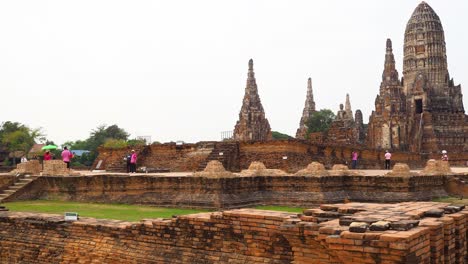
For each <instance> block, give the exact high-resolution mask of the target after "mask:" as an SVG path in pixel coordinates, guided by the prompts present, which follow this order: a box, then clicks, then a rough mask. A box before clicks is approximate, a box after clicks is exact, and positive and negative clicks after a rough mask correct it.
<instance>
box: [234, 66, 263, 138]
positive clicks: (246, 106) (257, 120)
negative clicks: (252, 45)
mask: <svg viewBox="0 0 468 264" xmlns="http://www.w3.org/2000/svg"><path fill="white" fill-rule="evenodd" d="M234 139H235V140H239V141H250V140H254V141H265V140H271V139H272V136H271V129H270V123H268V120H267V119H266V117H265V111H264V110H263V106H262V102H261V101H260V96H259V95H258V89H257V83H256V81H255V73H254V70H253V60H252V59H250V60H249V73H248V78H247V84H246V87H245V95H244V100H243V101H242V108H241V110H240V113H239V120H238V121H237V123H236V125H235V127H234Z"/></svg>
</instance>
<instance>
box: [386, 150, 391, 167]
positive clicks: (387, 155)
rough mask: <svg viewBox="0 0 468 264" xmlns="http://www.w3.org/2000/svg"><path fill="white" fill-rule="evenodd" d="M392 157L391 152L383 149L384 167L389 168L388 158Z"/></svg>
mask: <svg viewBox="0 0 468 264" xmlns="http://www.w3.org/2000/svg"><path fill="white" fill-rule="evenodd" d="M391 159H392V153H390V152H389V151H388V150H386V151H385V169H386V170H389V169H390V160H391Z"/></svg>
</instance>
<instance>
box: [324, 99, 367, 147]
mask: <svg viewBox="0 0 468 264" xmlns="http://www.w3.org/2000/svg"><path fill="white" fill-rule="evenodd" d="M364 137H365V132H364V124H363V119H362V112H361V110H356V115H355V117H354V118H353V110H351V101H350V99H349V94H346V102H345V106H344V110H343V104H340V110H338V112H337V113H336V117H335V120H333V122H332V123H331V125H330V129H329V130H328V131H327V132H326V133H325V138H324V139H323V142H324V143H326V144H331V145H336V144H338V145H357V144H360V143H362V142H363V140H364Z"/></svg>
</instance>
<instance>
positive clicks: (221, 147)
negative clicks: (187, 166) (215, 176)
mask: <svg viewBox="0 0 468 264" xmlns="http://www.w3.org/2000/svg"><path fill="white" fill-rule="evenodd" d="M236 149H237V143H219V144H216V145H215V147H214V149H213V150H212V151H211V153H210V154H209V155H208V157H207V158H206V159H205V161H203V162H201V163H200V165H199V166H198V171H203V170H204V169H205V167H206V165H208V162H210V161H212V160H217V161H219V162H221V163H223V165H224V166H225V167H226V164H225V161H228V160H229V159H230V157H231V155H232V154H233V153H235V152H236ZM221 152H222V153H223V155H219V153H221Z"/></svg>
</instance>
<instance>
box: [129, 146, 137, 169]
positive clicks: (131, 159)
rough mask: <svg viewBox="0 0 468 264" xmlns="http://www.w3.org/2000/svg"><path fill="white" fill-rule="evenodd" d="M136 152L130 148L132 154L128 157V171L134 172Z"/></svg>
mask: <svg viewBox="0 0 468 264" xmlns="http://www.w3.org/2000/svg"><path fill="white" fill-rule="evenodd" d="M136 163H137V154H136V153H135V150H132V156H131V157H130V173H135V172H136Z"/></svg>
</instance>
